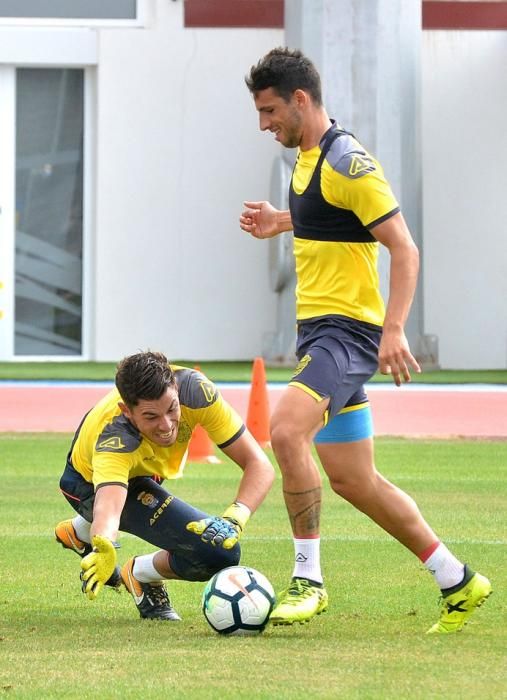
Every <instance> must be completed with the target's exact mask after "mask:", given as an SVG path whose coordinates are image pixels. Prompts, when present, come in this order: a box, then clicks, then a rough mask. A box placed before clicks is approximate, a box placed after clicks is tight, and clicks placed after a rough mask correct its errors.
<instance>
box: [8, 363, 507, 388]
mask: <svg viewBox="0 0 507 700" xmlns="http://www.w3.org/2000/svg"><path fill="white" fill-rule="evenodd" d="M174 364H181V365H184V366H185V367H195V366H199V367H200V368H201V370H202V371H203V372H204V373H205V374H207V375H208V377H209V378H210V379H212V380H213V381H215V382H249V381H250V380H251V377H252V362H200V361H199V360H175V361H174ZM115 370H116V364H115V363H114V362H0V380H2V379H5V380H32V379H33V380H38V379H40V380H53V379H54V380H67V381H70V380H74V381H113V377H114V373H115ZM292 371H293V368H292V367H279V366H270V365H269V364H267V365H266V376H267V379H268V381H270V382H287V381H288V380H289V379H290V377H291V376H292ZM372 381H373V382H389V383H390V382H392V379H391V377H386V376H383V375H381V374H377V375H375V377H373V379H372ZM412 381H414V382H417V383H425V384H458V383H462V384H468V383H473V384H477V383H481V384H482V383H485V384H507V370H506V369H498V370H493V369H492V370H436V371H431V372H429V371H428V372H423V373H422V374H417V375H416V374H414V375H412Z"/></svg>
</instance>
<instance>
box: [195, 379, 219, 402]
mask: <svg viewBox="0 0 507 700" xmlns="http://www.w3.org/2000/svg"><path fill="white" fill-rule="evenodd" d="M199 386H200V387H201V390H202V393H203V394H204V398H205V399H206V401H207V402H208V403H213V401H214V400H215V397H216V393H217V390H216V387H215V386H214V385H213V384H209V383H208V382H200V383H199Z"/></svg>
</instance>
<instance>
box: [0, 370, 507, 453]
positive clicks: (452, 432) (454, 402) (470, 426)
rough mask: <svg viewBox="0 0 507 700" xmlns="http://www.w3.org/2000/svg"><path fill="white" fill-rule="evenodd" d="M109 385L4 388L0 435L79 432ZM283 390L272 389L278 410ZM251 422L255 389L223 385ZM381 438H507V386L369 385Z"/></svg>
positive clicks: (271, 398) (0, 397)
mask: <svg viewBox="0 0 507 700" xmlns="http://www.w3.org/2000/svg"><path fill="white" fill-rule="evenodd" d="M108 388H109V387H108V386H105V385H98V386H89V385H87V386H79V385H67V386H65V385H58V384H55V385H48V384H41V385H38V384H37V383H34V384H33V385H29V386H27V385H23V386H16V385H12V384H10V383H5V384H4V385H2V384H0V432H10V431H13V432H74V430H75V428H76V427H77V426H78V424H79V422H80V421H81V418H82V417H83V415H84V414H85V413H86V412H87V411H88V410H89V409H90V408H91V407H92V406H93V404H94V403H95V402H96V401H97V400H98V399H100V398H102V396H104V394H105V393H106V392H107V391H108ZM283 388H284V387H283V386H277V385H275V386H272V385H270V386H269V402H270V407H271V409H273V408H274V406H275V405H276V402H277V401H278V398H279V397H280V394H281V391H283ZM220 389H221V392H222V394H223V396H224V397H225V398H226V399H227V400H228V401H229V402H230V403H231V404H232V405H233V406H234V407H235V408H236V410H237V411H238V412H239V414H240V415H241V416H242V417H243V419H244V420H246V415H247V410H248V400H249V396H250V387H248V386H245V387H239V386H233V387H232V386H227V385H220ZM368 391H369V398H370V402H371V405H372V410H373V418H374V424H375V433H376V435H393V436H405V437H436V438H448V437H474V438H498V439H507V387H499V388H497V389H496V390H495V388H494V387H492V388H491V389H489V388H488V387H483V388H482V387H481V388H478V387H473V388H472V387H471V388H470V389H469V390H468V389H467V388H466V387H454V388H453V387H452V386H449V387H433V388H431V387H427V388H424V387H422V386H421V385H419V386H415V385H411V386H409V387H400V388H394V387H393V388H382V387H379V386H372V387H369V389H368Z"/></svg>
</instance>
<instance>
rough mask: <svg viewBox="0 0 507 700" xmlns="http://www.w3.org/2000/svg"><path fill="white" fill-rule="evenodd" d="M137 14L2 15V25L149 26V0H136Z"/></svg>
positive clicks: (124, 27)
mask: <svg viewBox="0 0 507 700" xmlns="http://www.w3.org/2000/svg"><path fill="white" fill-rule="evenodd" d="M136 15H137V16H136V18H135V19H105V18H100V17H97V18H82V19H81V18H77V17H61V18H60V17H1V16H0V27H59V28H60V27H78V28H97V27H102V28H106V29H107V28H109V29H114V28H119V29H126V28H129V27H130V28H142V27H146V26H147V24H148V20H149V2H148V0H136Z"/></svg>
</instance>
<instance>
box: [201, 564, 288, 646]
mask: <svg viewBox="0 0 507 700" xmlns="http://www.w3.org/2000/svg"><path fill="white" fill-rule="evenodd" d="M274 604H275V592H274V590H273V586H272V585H271V584H270V582H269V581H268V579H267V578H266V577H265V576H264V574H261V573H260V571H256V570H255V569H252V568H251V567H249V566H229V567H228V568H227V569H222V571H219V572H218V573H217V574H215V575H214V576H213V578H211V579H210V580H209V581H208V583H207V584H206V588H205V589H204V592H203V594H202V611H203V613H204V617H205V618H206V620H207V621H208V622H209V624H210V625H211V627H212V628H213V629H214V630H215V631H216V632H218V633H219V634H243V635H245V634H258V633H259V632H262V630H263V629H264V627H265V626H266V624H267V622H268V618H269V615H270V614H271V611H272V610H273V606H274Z"/></svg>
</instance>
